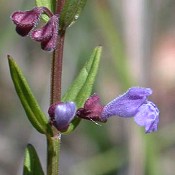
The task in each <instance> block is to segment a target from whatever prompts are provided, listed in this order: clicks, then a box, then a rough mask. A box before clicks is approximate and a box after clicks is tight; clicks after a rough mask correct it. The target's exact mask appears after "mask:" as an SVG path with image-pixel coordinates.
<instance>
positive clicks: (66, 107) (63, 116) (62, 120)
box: [48, 102, 76, 132]
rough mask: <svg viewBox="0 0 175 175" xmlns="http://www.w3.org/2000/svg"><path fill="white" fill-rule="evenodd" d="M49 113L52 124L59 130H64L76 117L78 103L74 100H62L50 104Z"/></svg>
mask: <svg viewBox="0 0 175 175" xmlns="http://www.w3.org/2000/svg"><path fill="white" fill-rule="evenodd" d="M48 113H49V116H50V122H51V124H53V125H54V126H55V128H57V129H58V131H61V132H64V131H66V130H67V128H68V126H69V124H70V122H71V121H72V120H73V119H74V117H75V113H76V105H75V103H74V102H65V103H63V102H60V103H57V104H53V105H52V106H50V108H49V110H48Z"/></svg>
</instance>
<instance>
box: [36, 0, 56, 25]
mask: <svg viewBox="0 0 175 175" xmlns="http://www.w3.org/2000/svg"><path fill="white" fill-rule="evenodd" d="M35 4H36V6H37V7H47V8H48V9H49V10H50V11H51V12H52V13H55V8H56V0H35ZM42 19H43V20H44V21H46V22H47V21H48V20H49V17H48V16H47V15H42Z"/></svg>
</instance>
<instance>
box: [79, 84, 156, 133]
mask: <svg viewBox="0 0 175 175" xmlns="http://www.w3.org/2000/svg"><path fill="white" fill-rule="evenodd" d="M151 94H152V90H151V89H150V88H141V87H132V88H130V89H129V90H128V91H127V92H126V93H124V94H123V95H121V96H119V97H117V98H115V99H114V100H112V101H111V102H109V103H108V104H107V105H105V106H102V105H101V104H100V102H99V97H97V96H96V95H95V96H94V95H93V96H91V97H90V98H89V99H88V100H87V101H86V102H85V105H84V107H83V108H80V109H78V110H77V116H78V117H80V118H83V119H87V120H93V121H99V122H105V121H107V119H108V118H110V117H112V116H119V117H123V118H130V117H134V120H135V122H136V123H137V124H138V125H139V126H143V127H145V133H151V132H154V131H157V129H158V123H159V110H158V108H157V107H156V105H155V104H154V103H152V102H151V101H148V99H147V97H148V96H150V95H151ZM94 99H95V100H94Z"/></svg>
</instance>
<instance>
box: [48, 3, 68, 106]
mask: <svg viewBox="0 0 175 175" xmlns="http://www.w3.org/2000/svg"><path fill="white" fill-rule="evenodd" d="M64 4H65V0H56V12H55V13H56V14H58V15H60V13H61V11H62V9H63V6H64ZM64 38H65V31H63V30H60V31H59V33H58V39H57V47H56V49H55V51H54V53H53V58H52V70H51V92H50V103H51V104H53V103H55V102H58V101H61V78H62V63H63V49H64Z"/></svg>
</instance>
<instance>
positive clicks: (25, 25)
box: [11, 7, 44, 36]
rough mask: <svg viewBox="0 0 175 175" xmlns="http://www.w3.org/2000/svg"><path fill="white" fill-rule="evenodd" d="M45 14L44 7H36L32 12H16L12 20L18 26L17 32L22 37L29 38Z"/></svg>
mask: <svg viewBox="0 0 175 175" xmlns="http://www.w3.org/2000/svg"><path fill="white" fill-rule="evenodd" d="M43 12H44V9H43V7H34V8H33V9H32V10H28V11H16V12H14V13H13V14H12V15H11V20H12V21H13V22H14V24H15V25H16V32H17V33H18V34H19V35H21V36H27V35H28V34H29V32H30V31H31V30H32V29H33V28H34V27H35V26H36V25H37V23H38V21H39V18H40V16H41V14H42V13H43Z"/></svg>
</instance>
